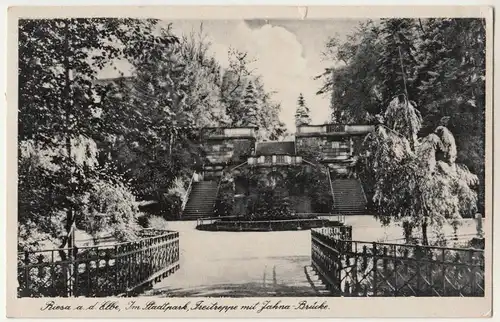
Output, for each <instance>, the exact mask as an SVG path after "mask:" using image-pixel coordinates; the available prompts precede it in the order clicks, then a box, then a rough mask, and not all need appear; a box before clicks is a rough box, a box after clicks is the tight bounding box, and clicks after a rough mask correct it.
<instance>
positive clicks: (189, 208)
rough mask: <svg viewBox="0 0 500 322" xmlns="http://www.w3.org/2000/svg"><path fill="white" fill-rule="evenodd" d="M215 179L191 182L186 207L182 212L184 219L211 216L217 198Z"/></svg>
mask: <svg viewBox="0 0 500 322" xmlns="http://www.w3.org/2000/svg"><path fill="white" fill-rule="evenodd" d="M217 186H218V183H217V181H200V182H193V186H192V187H191V193H190V194H189V197H188V201H187V203H186V207H185V208H184V211H183V213H182V218H183V219H185V220H190V219H193V220H195V219H197V218H202V217H212V216H213V207H214V204H215V200H216V199H217Z"/></svg>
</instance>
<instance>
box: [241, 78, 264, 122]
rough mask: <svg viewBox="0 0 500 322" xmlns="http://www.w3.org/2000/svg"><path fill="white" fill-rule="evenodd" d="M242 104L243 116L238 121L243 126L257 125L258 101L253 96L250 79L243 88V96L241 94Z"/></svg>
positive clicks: (253, 90)
mask: <svg viewBox="0 0 500 322" xmlns="http://www.w3.org/2000/svg"><path fill="white" fill-rule="evenodd" d="M243 106H244V108H245V116H244V117H243V119H242V120H241V121H240V123H239V124H240V125H243V126H258V125H259V120H258V115H259V109H260V106H259V103H258V102H257V98H256V97H255V89H254V86H253V83H252V81H250V82H249V83H248V85H247V87H246V88H245V96H243Z"/></svg>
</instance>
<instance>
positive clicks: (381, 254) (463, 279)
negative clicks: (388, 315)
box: [311, 226, 484, 296]
mask: <svg viewBox="0 0 500 322" xmlns="http://www.w3.org/2000/svg"><path fill="white" fill-rule="evenodd" d="M349 231H350V227H349V226H344V227H331V228H321V229H313V230H311V239H312V266H313V268H314V270H315V271H316V272H318V275H319V276H320V278H321V279H322V280H323V282H324V283H325V284H326V285H327V287H328V289H329V290H330V291H331V292H332V293H333V294H335V295H337V296H484V251H483V250H480V249H472V248H470V249H469V248H447V247H430V246H418V245H406V244H390V243H374V242H364V241H352V240H350V239H351V237H350V236H352V234H351V233H349ZM351 232H352V230H351Z"/></svg>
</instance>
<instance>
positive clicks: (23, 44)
mask: <svg viewBox="0 0 500 322" xmlns="http://www.w3.org/2000/svg"><path fill="white" fill-rule="evenodd" d="M155 25H156V21H154V20H142V21H138V20H133V19H103V18H95V19H36V20H31V19H27V20H20V22H19V134H18V135H19V141H20V142H30V144H32V146H34V147H35V149H36V150H38V151H41V150H47V151H51V150H52V151H58V152H57V153H56V152H54V153H52V155H51V156H50V162H49V163H50V164H51V165H52V168H51V172H50V176H49V175H48V173H46V172H45V174H47V178H51V179H50V180H43V181H39V182H38V183H36V184H37V185H38V186H37V188H38V189H40V191H46V192H47V193H49V194H50V195H51V196H52V199H49V200H42V199H33V200H32V203H35V202H38V203H39V204H40V205H39V207H38V206H37V207H25V208H22V209H23V211H25V212H26V213H23V214H20V218H22V220H24V219H26V222H23V221H22V220H21V221H20V226H22V225H24V224H28V221H31V222H32V221H33V220H34V219H36V218H37V217H39V216H49V217H50V216H51V215H52V214H54V215H55V214H59V213H60V212H65V213H66V218H65V219H63V221H64V222H65V228H64V230H65V232H66V233H67V232H69V231H70V229H71V226H72V225H73V223H74V222H75V221H77V220H78V219H79V217H81V216H82V215H83V213H82V207H83V206H84V204H83V203H82V202H83V199H82V196H84V195H85V194H86V193H88V192H90V191H91V190H92V186H93V180H94V179H96V178H99V177H100V176H102V171H97V170H98V169H95V168H93V167H92V166H89V164H88V163H87V162H83V163H82V162H79V161H78V160H77V158H76V156H75V155H78V154H81V153H83V154H84V155H85V154H88V151H87V147H85V145H84V146H82V145H81V144H78V142H79V141H82V140H83V141H88V140H92V139H94V138H97V137H99V136H100V132H101V130H102V128H101V125H102V123H101V122H100V117H99V115H100V103H99V100H98V99H97V96H98V95H96V94H99V93H100V92H101V91H102V88H101V87H100V86H99V85H98V84H95V82H94V80H95V76H96V73H97V71H98V70H99V69H101V68H102V67H103V66H104V65H105V64H107V63H108V62H109V61H110V60H112V59H115V58H117V57H120V56H122V57H123V56H124V55H125V56H127V55H128V54H130V55H135V54H138V51H137V47H136V46H135V43H136V42H137V41H138V40H139V39H143V38H144V37H150V35H152V34H153V29H154V26H155ZM117 44H122V45H123V44H129V46H128V48H129V51H128V52H126V51H124V50H123V47H121V46H120V45H117ZM21 146H22V145H20V147H21ZM77 147H80V148H82V149H83V152H82V151H81V150H78V149H77ZM20 155H22V153H20ZM25 161H27V160H20V170H22V171H21V172H22V173H20V177H22V179H20V190H22V189H28V190H29V189H30V187H29V185H30V184H32V183H33V181H31V180H30V179H29V177H30V176H32V175H34V172H32V171H34V170H35V169H36V168H35V167H23V166H22V163H23V162H25ZM38 169H39V170H40V171H42V170H41V168H39V167H38ZM23 171H26V172H23ZM24 185H28V186H24ZM21 186H22V187H21ZM23 202H26V200H20V203H23ZM43 203H48V204H50V205H51V206H50V207H49V208H50V212H47V213H39V210H40V209H48V208H47V207H46V206H44V205H43ZM62 235H64V233H62ZM53 237H61V236H60V235H58V236H53ZM69 246H70V245H69Z"/></svg>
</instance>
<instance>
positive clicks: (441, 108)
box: [319, 18, 486, 211]
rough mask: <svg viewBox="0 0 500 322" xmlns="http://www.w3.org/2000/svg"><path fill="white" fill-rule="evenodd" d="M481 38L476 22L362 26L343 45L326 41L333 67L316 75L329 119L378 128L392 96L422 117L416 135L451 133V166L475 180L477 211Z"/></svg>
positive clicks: (482, 151)
mask: <svg viewBox="0 0 500 322" xmlns="http://www.w3.org/2000/svg"><path fill="white" fill-rule="evenodd" d="M485 37H486V34H485V21H484V20H483V19H472V18H463V19H382V20H376V21H370V22H367V23H363V24H361V25H360V26H359V28H358V29H357V31H356V32H354V33H353V34H351V35H349V36H348V37H347V39H345V40H343V41H341V40H339V39H337V38H335V37H333V38H331V39H330V40H329V42H328V43H327V46H326V52H325V54H326V57H327V59H329V60H331V61H332V63H333V62H335V63H337V64H336V66H337V67H333V68H331V69H328V70H327V71H326V72H325V73H324V74H323V75H321V76H320V77H321V78H323V79H324V87H323V88H322V89H321V90H320V91H319V92H320V93H328V95H330V98H331V109H332V118H333V120H335V121H338V122H343V123H362V124H366V123H378V121H379V120H378V117H377V115H381V114H383V113H384V112H385V109H386V107H387V106H388V105H389V102H391V101H392V99H393V97H394V96H395V95H400V94H405V95H406V96H407V98H408V100H410V101H412V102H413V103H414V104H413V105H414V107H416V108H417V109H418V110H417V109H416V110H415V113H417V112H418V113H420V114H421V116H422V118H421V119H420V120H419V122H421V126H419V128H420V130H419V132H418V133H417V135H418V136H419V137H423V136H426V135H428V134H430V133H432V132H433V131H434V129H436V127H438V126H440V125H442V126H445V127H446V128H448V129H449V130H450V131H451V132H452V133H454V136H455V140H456V146H457V151H458V153H457V156H456V158H457V161H458V162H460V163H463V164H465V165H466V166H467V167H469V168H470V169H471V171H472V172H473V173H476V174H477V175H478V177H479V180H480V183H481V184H479V185H478V187H479V188H478V193H479V202H478V203H479V208H480V211H483V207H484V163H485V157H484V156H485V146H484V137H485V104H486V101H485V68H486V66H485V58H486V55H485V53H486V47H485V46H486V38H485ZM415 120H416V119H415ZM416 125H418V124H414V125H412V126H416ZM407 130H408V131H411V130H412V129H411V127H409V128H408V129H407ZM413 141H414V138H410V144H412V145H413V144H414V142H413Z"/></svg>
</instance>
